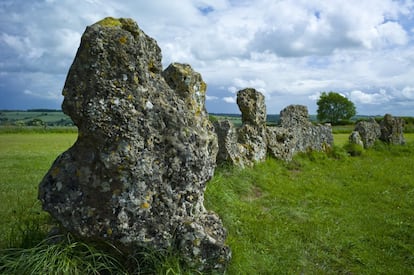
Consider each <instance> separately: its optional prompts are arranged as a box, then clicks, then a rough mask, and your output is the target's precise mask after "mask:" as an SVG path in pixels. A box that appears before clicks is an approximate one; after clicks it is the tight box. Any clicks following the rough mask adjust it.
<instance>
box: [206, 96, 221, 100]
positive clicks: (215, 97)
mask: <svg viewBox="0 0 414 275" xmlns="http://www.w3.org/2000/svg"><path fill="white" fill-rule="evenodd" d="M217 99H219V98H218V97H217V96H209V95H206V100H217Z"/></svg>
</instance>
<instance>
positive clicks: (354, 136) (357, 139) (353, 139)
mask: <svg viewBox="0 0 414 275" xmlns="http://www.w3.org/2000/svg"><path fill="white" fill-rule="evenodd" d="M349 143H351V144H356V145H359V146H362V147H363V146H364V142H363V141H362V138H361V136H360V135H359V132H358V131H353V132H352V133H351V135H350V136H349Z"/></svg>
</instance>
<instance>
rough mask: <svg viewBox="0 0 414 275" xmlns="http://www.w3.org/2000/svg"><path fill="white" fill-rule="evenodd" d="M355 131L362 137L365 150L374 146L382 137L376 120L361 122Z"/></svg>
mask: <svg viewBox="0 0 414 275" xmlns="http://www.w3.org/2000/svg"><path fill="white" fill-rule="evenodd" d="M354 131H357V132H358V133H359V135H360V136H361V139H362V142H363V143H364V148H365V149H367V148H370V147H372V146H374V143H375V141H376V140H377V139H378V138H379V137H380V135H381V129H380V126H379V124H378V123H377V122H376V121H375V119H371V120H370V121H359V122H358V123H357V124H356V125H355V129H354Z"/></svg>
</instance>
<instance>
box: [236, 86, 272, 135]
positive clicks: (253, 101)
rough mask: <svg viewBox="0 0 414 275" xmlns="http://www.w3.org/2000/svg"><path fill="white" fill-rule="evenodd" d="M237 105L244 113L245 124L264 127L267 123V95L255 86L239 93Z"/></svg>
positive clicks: (243, 120)
mask: <svg viewBox="0 0 414 275" xmlns="http://www.w3.org/2000/svg"><path fill="white" fill-rule="evenodd" d="M237 105H238V106H239V109H240V112H241V114H242V122H243V124H249V125H252V126H259V127H264V125H265V124H266V105H265V97H264V95H263V94H262V93H260V92H259V91H256V90H255V89H253V88H247V89H244V90H241V91H239V92H238V93H237Z"/></svg>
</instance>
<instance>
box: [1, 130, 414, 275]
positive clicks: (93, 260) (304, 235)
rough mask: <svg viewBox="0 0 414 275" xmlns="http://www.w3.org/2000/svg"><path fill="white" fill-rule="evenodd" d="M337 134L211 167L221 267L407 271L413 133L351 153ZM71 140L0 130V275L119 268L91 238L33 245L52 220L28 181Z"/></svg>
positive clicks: (167, 260)
mask: <svg viewBox="0 0 414 275" xmlns="http://www.w3.org/2000/svg"><path fill="white" fill-rule="evenodd" d="M347 136H348V134H345V133H338V134H335V144H336V146H335V148H334V150H333V151H332V152H331V153H329V154H325V153H317V152H309V153H307V154H301V155H298V156H296V157H295V158H294V160H293V161H292V162H288V163H286V162H283V161H279V160H274V159H270V158H269V159H268V160H267V161H266V162H264V163H261V164H258V165H256V166H255V167H254V168H248V169H244V170H242V169H238V168H235V167H230V166H221V167H218V168H217V169H216V172H215V175H214V177H213V179H212V180H211V181H210V182H209V184H208V185H207V190H206V194H205V204H206V207H207V209H210V210H214V211H215V212H217V213H218V214H219V215H220V217H221V218H222V220H223V222H224V225H225V227H226V228H227V230H228V240H227V242H228V245H229V246H230V247H231V249H232V253H233V259H232V262H231V263H230V265H229V267H228V271H227V274H413V273H414V234H413V233H412V232H414V170H413V167H414V166H413V165H414V135H413V134H407V135H406V139H407V145H405V146H388V145H384V144H381V143H377V144H376V145H375V147H374V148H373V149H370V150H366V151H364V152H363V154H362V155H361V156H358V157H351V156H348V155H347V154H346V152H345V150H344V149H343V145H345V144H346V142H347ZM75 140H76V133H41V132H26V133H10V132H9V133H1V134H0V219H1V221H2V222H1V224H0V273H6V274H36V272H34V273H32V271H33V270H37V271H39V270H40V271H42V270H43V271H45V270H47V271H48V272H49V273H56V274H100V271H102V270H107V271H108V270H109V271H110V273H111V274H118V273H119V274H126V272H127V271H126V269H124V268H123V264H122V261H120V260H119V259H120V258H119V257H118V256H119V255H118V256H117V255H114V254H111V253H109V254H108V253H105V252H102V251H100V250H99V249H98V248H95V247H94V246H93V244H84V243H82V242H80V241H78V240H76V239H74V238H73V237H71V236H66V237H64V241H63V242H61V243H59V244H58V245H56V244H51V243H44V242H42V240H43V239H44V238H45V237H46V235H47V232H48V230H49V229H50V226H52V225H53V221H52V220H51V218H50V217H49V216H48V214H47V213H45V212H43V211H41V206H40V203H39V202H38V201H37V188H38V184H39V182H40V180H41V179H42V177H43V176H44V174H45V173H46V172H47V170H48V169H49V167H50V165H51V163H52V162H53V161H54V159H55V158H56V157H57V156H58V155H59V154H60V153H61V152H63V151H64V150H66V149H67V148H69V147H70V146H71V145H72V144H73V143H74V141H75ZM39 243H40V244H39ZM148 255H152V256H151V257H150V258H151V259H150V260H149V261H152V263H153V268H154V270H155V271H154V272H153V273H156V274H191V273H192V272H194V271H192V270H188V269H186V268H185V267H183V266H180V262H179V257H178V256H176V255H174V253H169V254H168V253H167V254H164V255H162V256H154V255H153V254H151V253H148V254H145V255H143V257H147V258H148ZM53 256H54V257H55V258H53ZM50 257H52V258H50ZM137 261H139V259H138V260H137ZM143 272H144V271H143Z"/></svg>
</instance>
